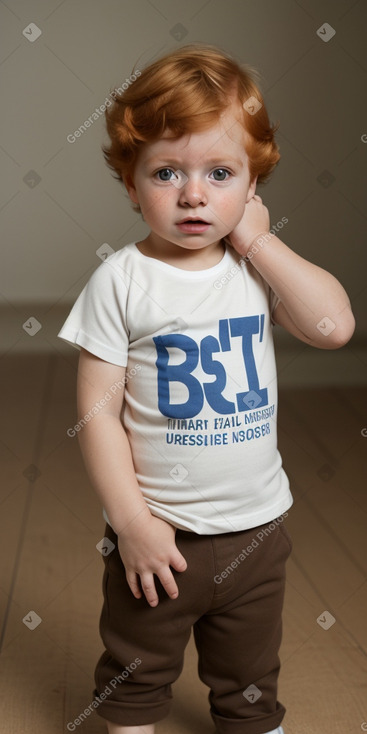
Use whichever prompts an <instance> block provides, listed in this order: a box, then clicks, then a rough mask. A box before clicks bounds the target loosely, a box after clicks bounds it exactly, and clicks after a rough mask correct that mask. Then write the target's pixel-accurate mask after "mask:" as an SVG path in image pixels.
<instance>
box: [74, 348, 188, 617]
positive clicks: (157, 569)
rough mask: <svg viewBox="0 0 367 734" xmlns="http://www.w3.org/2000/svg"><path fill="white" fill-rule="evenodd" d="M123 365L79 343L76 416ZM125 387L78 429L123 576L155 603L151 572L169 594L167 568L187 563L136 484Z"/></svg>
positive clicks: (171, 583)
mask: <svg viewBox="0 0 367 734" xmlns="http://www.w3.org/2000/svg"><path fill="white" fill-rule="evenodd" d="M124 376H125V367H119V366H117V365H114V364H111V363H109V362H105V361H104V360H102V359H99V357H96V356H95V355H93V354H91V353H90V352H88V351H86V350H85V349H81V352H80V358H79V367H78V387H77V394H78V398H77V401H78V420H82V419H83V417H84V416H86V415H87V414H88V412H89V411H90V410H91V409H92V407H93V406H95V405H96V404H97V403H100V401H101V400H102V399H103V397H104V395H105V394H106V393H107V392H109V394H111V392H110V390H111V387H112V385H114V383H116V382H118V381H121V382H122V381H123V379H124ZM123 397H124V390H123V388H121V389H118V390H117V391H116V394H115V395H113V397H112V398H111V399H110V400H108V401H106V402H105V405H100V407H99V409H98V412H96V414H95V415H93V416H92V417H91V419H90V420H89V421H88V422H86V423H85V425H84V426H83V428H82V430H81V431H80V432H79V433H78V437H79V444H80V448H81V452H82V455H83V459H84V463H85V466H86V469H87V472H88V475H89V477H90V480H91V482H92V484H93V486H94V488H95V489H96V492H97V494H98V496H99V498H100V500H101V502H102V504H103V506H104V507H105V509H106V512H107V515H108V518H109V520H110V522H111V525H112V527H113V529H114V531H115V532H116V534H117V536H118V548H119V552H120V556H121V559H122V561H123V563H124V566H125V571H126V578H127V581H128V584H129V586H130V589H131V591H132V593H133V594H134V596H135V597H136V598H140V597H141V596H142V594H141V590H140V587H139V578H140V582H141V587H142V589H143V592H144V594H145V596H146V598H147V601H148V602H149V604H150V605H151V606H156V605H157V604H158V595H157V592H156V588H155V584H154V576H153V574H156V575H157V576H158V578H159V580H160V582H161V584H162V586H163V587H164V589H165V590H166V592H167V594H168V596H170V597H171V598H172V599H174V598H176V597H177V596H178V588H177V584H176V582H175V579H174V576H173V574H172V571H171V569H170V566H172V567H173V568H174V569H175V570H176V571H185V570H186V568H187V563H186V561H185V559H184V557H183V556H182V554H181V553H180V551H179V550H178V548H177V546H176V544H175V528H174V527H173V526H172V525H171V524H170V523H168V522H166V521H165V520H161V519H160V518H158V517H155V516H154V515H152V514H151V512H150V510H149V508H148V506H147V504H146V502H145V500H144V497H143V495H142V492H141V489H140V487H139V485H138V482H137V479H136V475H135V471H134V465H133V460H132V455H131V449H130V444H129V441H128V438H127V435H126V433H125V430H124V428H123V426H122V423H121V419H120V415H121V409H122V405H123Z"/></svg>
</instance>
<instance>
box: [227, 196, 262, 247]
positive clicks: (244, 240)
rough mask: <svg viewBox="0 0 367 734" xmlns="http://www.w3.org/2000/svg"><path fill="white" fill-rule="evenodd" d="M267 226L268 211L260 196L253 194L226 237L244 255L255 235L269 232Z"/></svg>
mask: <svg viewBox="0 0 367 734" xmlns="http://www.w3.org/2000/svg"><path fill="white" fill-rule="evenodd" d="M269 227H270V219H269V212H268V210H267V208H266V206H264V204H263V203H262V199H261V197H260V196H257V194H255V195H254V196H253V197H252V199H250V201H248V202H247V204H246V207H245V211H244V214H243V217H242V219H241V220H240V222H239V223H238V224H237V225H236V226H235V228H234V229H233V230H232V232H230V233H229V234H228V235H227V237H226V239H227V240H228V242H229V244H230V245H232V247H234V249H235V250H237V252H239V253H240V255H244V256H245V257H246V255H247V252H248V250H249V248H250V246H251V244H252V243H253V241H254V240H255V239H256V237H257V236H258V235H260V234H263V233H264V232H269Z"/></svg>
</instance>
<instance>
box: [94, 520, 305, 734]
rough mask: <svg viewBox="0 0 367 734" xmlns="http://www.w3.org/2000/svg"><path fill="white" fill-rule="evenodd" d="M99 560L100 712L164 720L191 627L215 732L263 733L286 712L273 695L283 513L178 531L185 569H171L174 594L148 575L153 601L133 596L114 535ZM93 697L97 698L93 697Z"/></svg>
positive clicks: (288, 543)
mask: <svg viewBox="0 0 367 734" xmlns="http://www.w3.org/2000/svg"><path fill="white" fill-rule="evenodd" d="M105 534H106V537H107V538H108V539H109V540H110V541H112V543H114V544H115V548H114V549H113V551H112V552H111V553H109V554H108V555H107V556H104V557H103V560H104V564H105V566H104V574H103V582H102V586H103V597H104V601H103V607H102V612H101V617H100V626H99V629H100V635H101V638H102V641H103V643H104V647H105V651H104V652H103V653H102V655H101V657H100V659H99V661H98V663H97V665H96V669H95V685H96V687H95V689H94V696H95V701H96V710H97V713H98V714H99V715H101V716H102V717H104V718H105V719H107V720H109V721H112V722H114V723H117V724H120V725H125V726H142V725H144V724H149V723H155V722H157V721H159V720H160V719H163V718H164V717H165V716H166V715H167V714H168V713H169V710H170V705H171V699H172V691H171V685H172V683H173V682H174V681H175V680H177V678H178V676H179V675H180V673H181V671H182V668H183V662H184V650H185V647H186V645H187V643H188V641H189V638H190V635H191V631H193V635H194V640H195V645H196V649H197V652H198V674H199V677H200V679H201V680H202V681H203V682H204V683H205V684H206V685H207V686H208V687H209V689H210V691H209V694H208V695H209V704H210V714H211V716H212V719H213V721H214V724H215V727H216V730H217V732H218V734H264V732H269V731H271V730H273V729H276V728H277V727H278V726H279V725H280V723H281V721H282V720H283V717H284V714H285V707H284V706H283V705H282V704H281V703H280V702H279V701H278V700H277V683H278V675H279V670H280V660H279V655H278V651H279V647H280V643H281V638H282V608H283V600H284V590H285V565H286V561H287V559H288V557H289V555H290V553H291V550H292V540H291V537H290V535H289V532H288V530H287V528H286V527H285V525H284V519H282V516H280V518H277V519H275V520H274V521H272V522H271V523H266V524H265V525H261V526H258V527H255V528H251V529H249V530H243V531H240V532H234V533H223V534H219V535H197V534H196V533H192V532H188V531H184V530H180V529H177V530H176V535H175V542H176V545H177V547H178V549H179V550H180V551H181V553H182V555H183V556H184V558H185V559H186V561H187V569H186V571H184V572H181V573H180V572H178V571H175V570H173V569H172V573H173V575H174V576H175V580H176V583H177V586H178V589H179V596H178V598H176V599H170V598H169V597H168V596H167V593H166V592H165V590H164V588H163V587H162V585H161V584H160V581H159V579H158V578H157V577H155V584H156V588H157V592H158V596H159V604H158V606H156V607H150V606H149V604H148V602H147V601H146V599H145V597H144V596H142V598H140V599H136V598H135V597H134V596H133V594H132V592H131V590H130V587H129V586H128V583H127V580H126V575H125V568H124V565H123V563H122V560H121V557H120V554H119V551H118V547H117V536H116V534H115V533H114V531H113V529H112V528H111V526H110V525H108V524H107V525H106V529H105ZM97 702H98V703H97Z"/></svg>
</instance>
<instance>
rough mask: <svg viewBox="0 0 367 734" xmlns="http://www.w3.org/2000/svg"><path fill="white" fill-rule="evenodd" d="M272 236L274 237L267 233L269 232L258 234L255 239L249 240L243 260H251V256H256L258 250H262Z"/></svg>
mask: <svg viewBox="0 0 367 734" xmlns="http://www.w3.org/2000/svg"><path fill="white" fill-rule="evenodd" d="M274 236H275V235H274V234H272V233H271V232H269V230H266V231H265V230H264V231H263V232H258V234H257V235H256V237H253V238H252V239H251V243H250V245H249V246H248V248H247V250H246V255H245V258H246V259H247V258H248V259H249V260H251V259H252V258H253V256H254V255H256V253H257V252H259V250H262V249H263V247H265V245H267V244H268V243H269V242H270V240H271V239H272V238H273V237H274Z"/></svg>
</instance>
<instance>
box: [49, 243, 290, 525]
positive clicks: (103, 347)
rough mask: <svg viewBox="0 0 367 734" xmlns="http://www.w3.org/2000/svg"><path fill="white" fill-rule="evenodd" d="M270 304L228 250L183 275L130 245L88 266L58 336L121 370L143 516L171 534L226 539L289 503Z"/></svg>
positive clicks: (270, 296) (258, 280)
mask: <svg viewBox="0 0 367 734" xmlns="http://www.w3.org/2000/svg"><path fill="white" fill-rule="evenodd" d="M277 302H278V301H277V299H276V296H275V294H274V293H273V291H272V290H271V289H270V287H269V286H268V284H267V283H266V282H265V281H264V280H263V278H262V277H261V276H260V275H259V273H258V272H257V271H256V270H255V268H254V267H253V266H252V265H251V264H250V263H245V262H244V261H243V259H242V258H241V256H240V255H239V254H238V253H237V252H236V251H235V250H234V249H232V248H231V247H227V248H226V252H225V254H224V256H223V259H222V260H221V262H219V263H218V264H217V265H215V266H214V267H211V268H208V269H206V270H196V271H188V270H182V269H180V268H176V267H174V266H172V265H169V264H168V263H165V262H162V261H160V260H156V259H154V258H150V257H147V256H145V255H143V254H142V253H141V252H140V251H139V250H138V248H137V247H136V244H135V243H131V244H129V245H126V246H125V247H123V248H122V249H121V250H118V251H117V252H115V253H113V254H112V255H110V256H109V257H108V258H107V259H106V260H105V261H104V262H103V263H102V264H101V265H100V266H99V267H98V268H97V269H96V270H95V272H94V273H93V274H92V276H91V278H90V280H89V281H88V283H87V285H86V286H85V288H84V289H83V291H82V292H81V294H80V295H79V297H78V299H77V301H76V302H75V304H74V306H73V308H72V310H71V312H70V314H69V316H68V318H67V320H66V321H65V324H64V325H63V327H62V329H61V331H60V332H59V334H58V336H59V337H60V338H62V339H64V340H66V341H68V342H70V343H71V344H73V345H74V346H77V348H80V347H83V348H84V349H87V350H88V351H89V352H91V353H92V354H94V355H96V356H97V357H100V358H101V359H103V360H105V361H107V362H111V363H112V364H116V365H121V366H126V378H127V379H126V386H125V400H124V408H123V411H122V417H121V419H122V423H123V425H124V428H125V430H126V432H127V435H128V438H129V441H130V445H131V450H132V456H133V461H134V467H135V471H136V476H137V480H138V483H139V486H140V488H141V491H142V493H143V496H144V498H145V500H146V503H147V505H148V507H149V509H150V510H151V512H152V514H153V515H156V516H157V517H160V518H162V519H164V520H167V521H168V522H170V523H171V524H172V525H174V526H176V527H177V528H181V529H183V530H189V531H193V532H195V533H198V534H199V535H206V534H218V533H227V532H235V531H239V530H245V529H248V528H251V527H256V526H257V525H261V524H263V523H266V522H270V521H271V520H273V519H274V518H276V517H278V516H279V515H281V514H282V513H284V512H285V511H286V510H288V509H289V507H290V506H291V505H292V502H293V499H292V495H291V493H290V490H289V482H288V479H287V476H286V474H285V472H284V470H283V468H282V461H281V457H280V454H279V452H278V450H277V429H276V418H277V378H276V365H275V357H274V346H273V338H272V322H271V312H272V310H273V309H274V307H275V305H276V303H277ZM116 389H119V387H118V386H117V387H116V385H114V386H111V388H110V390H109V391H107V392H109V393H110V394H111V395H112V394H113V392H114V390H115V391H116ZM101 397H102V396H101ZM105 397H106V399H107V400H108V399H110V398H108V396H107V394H106V396H105ZM95 409H97V408H95ZM91 415H93V412H92V411H91ZM89 419H93V418H90V417H89V418H87V420H89ZM104 516H105V518H106V520H107V521H108V518H107V516H106V514H104Z"/></svg>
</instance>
